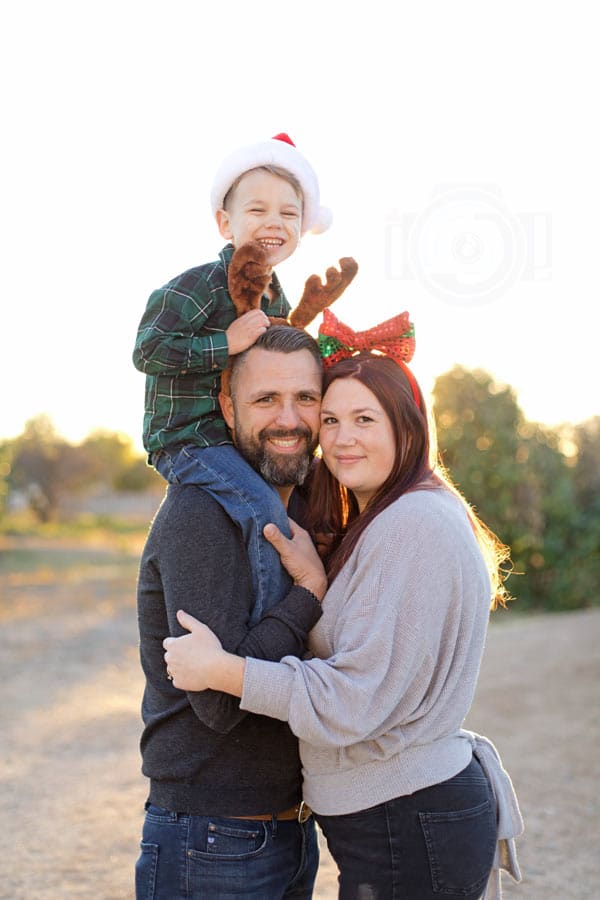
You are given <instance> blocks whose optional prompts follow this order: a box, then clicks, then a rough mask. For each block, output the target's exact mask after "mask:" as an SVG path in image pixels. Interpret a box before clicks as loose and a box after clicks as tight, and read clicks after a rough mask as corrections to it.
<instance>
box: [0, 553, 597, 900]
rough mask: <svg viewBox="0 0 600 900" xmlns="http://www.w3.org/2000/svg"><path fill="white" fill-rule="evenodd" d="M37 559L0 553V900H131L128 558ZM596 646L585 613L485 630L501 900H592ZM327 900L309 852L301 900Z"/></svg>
mask: <svg viewBox="0 0 600 900" xmlns="http://www.w3.org/2000/svg"><path fill="white" fill-rule="evenodd" d="M32 550H33V551H35V552H33V553H32V552H31V551H32ZM42 550H43V553H45V554H46V555H45V557H44V555H43V553H42V555H40V548H39V547H35V548H31V547H27V546H26V545H24V544H23V542H22V541H21V542H20V543H19V544H18V546H17V548H16V549H15V547H12V548H11V547H8V545H6V543H5V545H4V549H0V627H1V629H2V653H1V657H0V685H1V691H2V693H1V698H0V699H1V717H2V726H1V727H2V731H1V735H2V737H1V748H2V749H1V751H0V753H1V758H0V762H1V769H0V813H1V816H2V823H3V827H2V829H1V830H0V897H1V898H6V900H72V898H94V900H117V898H131V897H132V896H133V893H132V872H133V865H134V862H135V858H136V856H137V845H138V839H139V833H140V828H141V822H142V807H143V802H144V799H145V782H144V779H143V778H142V776H141V774H140V770H139V767H140V760H139V756H138V749H137V745H138V739H139V733H140V719H139V704H140V697H141V690H142V679H141V674H140V669H139V665H138V657H137V636H136V621H135V606H134V582H135V570H136V558H137V557H136V554H137V551H138V548H137V547H129V548H128V549H123V548H121V549H119V548H115V547H113V548H106V547H100V546H99V547H95V548H89V547H88V548H83V549H82V548H81V547H77V546H73V547H71V548H69V547H66V546H65V545H64V544H61V545H60V546H52V545H50V546H48V545H46V546H45V548H42ZM599 646H600V609H595V610H589V611H582V612H576V613H569V614H556V615H544V616H536V617H527V618H523V617H520V616H517V615H516V614H515V613H514V612H513V613H509V614H504V613H503V614H499V615H497V616H496V617H494V621H493V624H492V627H491V629H490V634H489V640H488V647H487V651H486V657H485V663H484V667H483V671H482V675H481V681H480V687H479V691H478V695H477V698H476V702H475V704H474V706H473V709H472V712H471V714H470V717H469V722H468V725H469V726H470V727H471V728H473V730H475V731H478V732H480V733H484V734H487V735H488V736H489V737H491V738H492V740H493V741H494V742H495V743H496V745H497V746H498V748H499V749H500V751H501V754H502V757H503V761H504V763H505V766H506V768H507V769H508V770H509V771H510V772H511V775H512V777H513V781H514V783H515V786H516V788H517V792H518V794H519V798H520V802H521V807H522V811H523V814H524V817H525V820H526V834H525V836H524V837H523V838H522V839H521V840H520V843H519V855H520V861H521V866H522V869H523V874H524V880H523V882H522V884H521V885H519V886H515V885H513V884H512V882H510V880H509V879H507V880H506V881H505V897H508V898H515V900H580V898H581V900H583V898H593V897H597V896H600V863H599V860H600V850H599V847H600V841H599V837H600V829H599V820H600V816H599V805H600V804H599V801H598V787H599V779H598V773H599V769H600V753H599V751H598V746H599V743H600V705H599V703H598V699H599V698H598V674H599V669H600V654H599V650H598V647H599ZM335 896H336V889H335V870H334V867H333V865H332V863H331V860H330V859H329V857H328V856H327V854H326V852H324V853H323V855H322V866H321V871H320V874H319V881H318V888H317V890H316V892H315V897H316V898H320V900H333V898H334V897H335Z"/></svg>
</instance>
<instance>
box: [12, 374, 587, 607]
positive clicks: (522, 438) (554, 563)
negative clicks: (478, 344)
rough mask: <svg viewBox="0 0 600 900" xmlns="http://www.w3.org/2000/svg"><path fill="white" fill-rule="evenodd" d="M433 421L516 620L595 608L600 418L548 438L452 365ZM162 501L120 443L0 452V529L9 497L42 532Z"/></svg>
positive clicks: (32, 440) (110, 436)
mask: <svg viewBox="0 0 600 900" xmlns="http://www.w3.org/2000/svg"><path fill="white" fill-rule="evenodd" d="M433 394H434V415H435V420H436V425H437V431H438V444H439V451H440V455H441V458H442V461H443V463H444V465H445V466H446V468H447V469H448V470H449V472H450V474H451V476H452V478H453V480H454V482H455V484H456V485H457V487H459V489H460V490H461V492H462V493H463V494H464V496H465V497H466V498H467V500H468V501H469V502H470V503H471V505H472V506H473V507H474V508H475V509H476V511H477V512H478V514H479V515H480V516H481V518H482V519H483V520H484V521H485V523H486V524H487V525H488V526H489V527H490V528H491V529H492V530H493V531H495V532H496V534H497V535H498V537H499V538H500V539H501V540H502V541H503V542H504V543H506V544H508V545H509V546H510V547H511V551H512V561H513V574H511V576H510V577H509V580H508V583H507V586H508V588H509V590H510V593H511V594H512V595H513V597H515V598H516V600H517V601H518V603H517V604H516V607H517V608H519V609H554V610H557V609H576V608H580V607H585V606H591V605H595V604H597V603H598V602H599V596H598V595H599V587H600V416H597V417H595V418H593V419H590V420H589V421H587V422H583V423H581V424H578V425H565V426H562V427H560V428H549V427H545V426H542V425H539V424H536V423H532V422H528V421H527V420H526V419H525V417H524V415H523V413H522V411H521V410H520V408H519V406H518V404H517V401H516V398H515V393H514V391H513V389H512V388H510V387H508V386H506V385H501V384H498V383H497V382H496V381H494V379H493V378H492V376H491V375H489V374H488V373H486V372H483V371H479V370H475V371H469V370H466V369H463V368H461V367H459V366H456V367H455V368H453V369H451V370H450V371H449V372H447V373H445V374H444V375H442V376H441V377H439V378H438V379H437V381H436V383H435V387H434V391H433ZM99 487H100V488H104V489H106V490H111V491H115V492H123V491H127V492H132V491H134V492H146V491H158V492H161V493H162V492H163V491H164V483H163V482H162V479H161V478H160V476H158V475H156V473H155V472H154V471H153V470H152V469H150V468H149V467H148V466H147V465H146V460H145V458H144V457H142V456H140V454H139V453H138V452H137V451H136V450H135V448H134V446H133V444H132V442H131V440H130V438H128V437H126V436H125V435H122V434H118V433H113V432H108V431H96V432H94V433H92V434H90V435H89V437H88V438H86V440H85V441H83V442H82V443H81V444H79V445H76V446H74V445H72V444H69V443H68V442H67V441H65V440H64V439H63V438H61V437H60V436H59V435H58V434H57V433H56V431H55V429H54V426H53V424H52V421H51V420H50V419H49V418H48V417H47V416H44V415H40V416H36V417H35V418H33V419H31V420H30V421H29V422H28V423H27V424H26V426H25V429H24V432H23V434H22V435H19V436H18V437H17V438H14V439H12V440H7V441H4V442H0V518H1V517H2V514H3V511H5V510H6V508H7V500H8V499H9V497H10V496H11V495H14V494H15V493H17V494H19V495H20V496H21V497H22V498H25V500H26V502H27V504H28V505H29V507H30V509H31V510H32V511H33V512H34V513H35V515H36V517H37V518H38V519H39V521H41V522H46V521H49V520H51V519H52V518H53V517H55V516H56V515H57V513H58V512H59V511H60V508H61V504H62V502H63V501H64V500H65V498H67V497H69V496H73V495H79V496H81V497H85V495H86V494H88V495H89V493H90V492H91V491H93V490H98V488H99Z"/></svg>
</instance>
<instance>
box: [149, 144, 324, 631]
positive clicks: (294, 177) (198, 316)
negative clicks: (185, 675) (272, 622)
mask: <svg viewBox="0 0 600 900" xmlns="http://www.w3.org/2000/svg"><path fill="white" fill-rule="evenodd" d="M211 206H212V211H213V214H214V215H215V217H216V220H217V226H218V228H219V232H220V234H221V237H223V238H224V239H225V240H226V241H228V243H227V245H226V246H225V247H224V248H223V250H222V251H221V253H220V254H219V259H218V260H217V261H216V262H211V263H207V264H205V265H201V266H197V267H195V268H193V269H189V270H188V271H186V272H184V273H183V274H181V275H179V276H177V277H176V278H174V279H173V280H172V281H169V282H168V283H167V284H166V285H164V287H162V288H159V289H158V290H156V291H154V292H153V293H152V294H151V296H150V299H149V301H148V305H147V307H146V311H145V313H144V316H143V318H142V321H141V323H140V327H139V329H138V334H137V339H136V343H135V349H134V353H133V361H134V365H135V366H136V368H137V369H139V370H140V371H142V372H144V373H145V375H146V391H145V414H144V447H145V448H146V450H147V452H148V459H149V462H150V463H151V464H152V465H153V466H154V467H155V468H156V470H157V471H158V472H160V474H161V475H162V476H163V477H164V478H165V479H166V480H167V481H168V482H175V483H186V484H190V483H191V484H198V485H200V486H202V487H203V489H205V490H207V491H208V492H209V493H210V494H211V495H212V496H213V497H214V498H215V499H216V500H218V502H219V503H220V504H221V505H222V506H223V507H224V508H225V510H226V511H227V512H228V514H229V515H230V517H231V518H232V519H233V520H234V521H235V522H237V524H238V525H239V526H240V528H241V529H242V533H243V535H244V539H245V542H246V546H247V547H248V553H249V558H250V564H251V566H252V576H253V585H254V589H255V597H256V602H255V606H254V610H253V613H252V619H251V622H252V623H254V622H256V621H258V620H259V619H260V618H261V616H262V614H263V612H264V611H265V610H266V609H267V608H269V607H270V606H271V605H273V603H275V602H277V601H278V600H280V599H281V598H282V597H283V596H284V594H285V593H286V592H287V590H288V589H289V586H290V584H291V582H290V579H289V576H288V575H287V573H286V572H285V571H284V570H283V569H282V567H281V565H280V561H279V557H278V555H277V553H276V552H275V550H274V549H273V547H272V546H271V545H270V544H269V542H268V541H266V540H265V539H264V537H263V534H262V529H263V527H264V525H265V524H266V523H267V522H275V523H276V524H277V525H278V527H279V528H281V530H282V531H284V533H286V534H288V535H289V526H288V521H287V514H286V511H285V509H284V507H283V504H282V503H281V501H280V499H279V495H278V494H277V491H276V490H275V489H274V488H273V487H271V486H270V485H268V484H267V483H266V482H265V481H263V479H262V478H261V477H260V476H259V475H258V473H257V472H255V471H254V470H253V469H252V468H251V467H250V466H249V465H248V464H247V463H246V462H245V461H244V460H243V459H242V457H241V456H240V455H239V454H238V453H237V451H236V450H235V449H234V448H233V446H232V445H231V438H230V435H229V432H228V430H227V427H226V425H225V422H224V420H223V417H222V414H221V410H220V408H219V400H218V396H219V391H220V382H221V373H222V372H223V370H224V369H226V368H227V366H228V363H229V357H230V356H233V355H234V354H237V353H241V352H242V351H243V350H246V349H247V348H248V347H250V346H251V345H252V344H253V343H254V341H255V340H256V339H257V338H258V337H259V335H261V334H262V333H264V332H265V331H266V329H267V328H268V327H269V318H268V317H269V316H272V317H278V318H284V319H285V318H287V316H288V314H289V312H290V305H289V304H288V302H287V299H286V297H285V295H284V293H283V290H282V289H281V285H280V283H279V280H278V278H277V275H276V274H275V272H274V271H273V267H274V266H275V265H276V264H277V263H280V262H283V261H284V260H285V259H288V258H289V257H290V256H291V255H292V253H293V252H294V251H295V249H296V248H297V246H298V243H299V241H300V237H301V235H303V234H305V233H306V232H307V231H313V232H315V233H318V232H321V231H325V230H326V229H327V228H328V227H329V224H330V215H329V213H328V210H326V209H324V208H323V207H321V206H320V205H319V185H318V180H317V177H316V175H315V172H314V171H313V169H312V167H311V166H310V164H309V163H308V161H307V160H306V159H305V158H304V157H303V156H302V155H301V154H300V153H299V152H298V150H297V149H296V147H295V145H294V144H293V143H292V141H291V140H290V138H289V137H288V136H287V135H285V134H279V135H277V136H276V137H274V138H272V139H270V140H267V141H263V142H260V143H258V144H253V145H250V146H246V147H242V148H241V149H239V150H237V151H235V152H234V153H232V154H231V155H230V156H229V157H227V158H226V159H225V160H224V161H223V163H222V164H221V166H220V167H219V170H218V171H217V174H216V177H215V180H214V183H213V187H212V191H211ZM250 241H255V242H258V244H260V245H261V247H262V248H264V250H265V251H266V264H265V265H263V266H262V267H258V280H259V282H261V284H262V286H263V288H264V289H263V294H262V298H261V302H260V309H253V310H251V311H249V312H247V313H244V314H243V315H242V316H240V317H239V318H238V317H237V313H236V309H235V307H234V304H233V302H232V300H231V297H230V295H229V293H228V287H227V277H228V270H229V266H230V263H231V258H232V256H233V254H234V252H235V250H236V249H237V248H239V247H241V246H242V245H244V244H247V243H248V242H250Z"/></svg>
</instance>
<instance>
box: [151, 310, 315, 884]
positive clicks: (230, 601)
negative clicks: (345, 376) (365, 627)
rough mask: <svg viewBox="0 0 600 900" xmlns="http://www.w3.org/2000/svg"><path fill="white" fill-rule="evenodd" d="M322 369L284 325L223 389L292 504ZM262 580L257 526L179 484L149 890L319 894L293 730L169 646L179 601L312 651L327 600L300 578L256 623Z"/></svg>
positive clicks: (245, 449) (162, 619)
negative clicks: (253, 529)
mask: <svg viewBox="0 0 600 900" xmlns="http://www.w3.org/2000/svg"><path fill="white" fill-rule="evenodd" d="M321 378H322V369H321V360H320V356H319V352H318V347H317V345H316V342H315V341H314V340H313V338H312V337H310V335H308V334H306V332H304V331H300V330H298V329H295V328H290V327H286V326H272V327H271V328H269V329H268V330H267V332H266V333H265V334H264V335H262V336H261V337H260V338H259V339H258V341H257V342H256V343H255V344H253V345H252V347H250V348H249V349H248V350H246V351H245V352H244V353H241V354H239V355H237V356H236V357H234V364H233V367H232V371H231V378H230V394H229V395H227V396H226V395H223V394H222V395H221V396H220V401H221V407H222V411H223V415H224V418H225V421H226V422H227V425H228V426H229V428H230V430H231V433H232V438H233V441H234V444H235V446H236V447H237V449H238V451H239V453H240V454H241V456H242V457H243V458H244V459H245V460H246V462H247V463H248V464H249V465H250V466H251V467H252V468H253V469H254V470H256V471H257V472H259V474H260V475H261V476H262V477H263V478H264V479H265V481H266V482H267V483H268V484H270V485H272V486H273V487H274V488H275V489H276V490H277V492H278V494H279V496H280V497H281V500H282V502H283V503H284V504H285V505H286V506H287V505H288V502H289V501H290V496H291V495H292V491H293V489H294V487H295V486H296V485H300V484H302V482H303V481H304V479H305V477H306V475H307V473H308V471H309V468H310V464H311V461H312V457H313V453H314V450H315V447H316V444H317V433H318V427H319V413H320V400H321ZM252 585H253V582H252V572H251V568H250V563H249V559H248V551H247V548H246V546H245V543H244V538H243V535H242V533H241V531H240V528H239V527H238V526H236V525H235V524H234V522H233V521H232V519H231V518H230V517H229V516H228V514H227V512H226V511H225V509H224V507H223V506H221V505H220V504H219V502H218V499H216V498H215V497H214V496H213V495H211V494H210V493H208V492H207V491H206V490H204V489H203V488H202V487H200V486H198V485H192V484H189V485H184V484H171V485H169V487H168V489H167V493H166V496H165V499H164V501H163V503H162V504H161V507H160V509H159V511H158V513H157V514H156V517H155V519H154V522H153V523H152V528H151V530H150V533H149V535H148V539H147V541H146V545H145V547H144V551H143V554H142V560H141V566H140V574H139V582H138V620H139V630H140V655H141V662H142V668H143V670H144V674H145V677H146V686H145V691H144V697H143V702H142V716H143V720H144V726H145V727H144V731H143V735H142V740H141V752H142V759H143V765H142V771H143V773H144V775H146V776H147V777H148V778H149V779H150V790H149V797H148V801H147V803H146V816H145V821H144V828H143V836H142V843H141V853H140V857H139V859H138V862H137V865H136V896H137V897H138V898H142V897H153V898H155V900H175V898H177V900H179V898H187V900H197V898H211V900H218V898H223V900H224V898H229V897H232V896H244V897H246V898H260V900H265V898H269V900H279V898H281V900H283V898H292V897H294V898H295V900H302V898H310V897H311V896H312V890H313V884H314V880H315V876H316V870H317V866H318V848H317V839H316V833H315V827H314V823H313V820H312V817H311V816H309V817H308V818H306V816H305V815H304V814H303V808H302V803H301V800H302V784H301V774H300V761H299V757H298V748H297V741H296V738H295V737H294V736H293V735H292V733H291V731H290V730H289V728H288V726H287V723H284V722H280V721H278V720H275V719H269V718H266V717H263V716H257V715H253V714H250V713H245V712H243V711H241V710H240V708H239V700H238V699H237V698H233V697H230V696H229V695H225V694H221V693H218V692H214V691H206V692H202V693H196V692H184V691H180V690H177V689H176V688H175V687H174V686H173V685H172V683H171V681H170V680H169V677H168V673H165V666H164V660H163V646H162V641H163V639H164V638H165V636H167V635H172V636H180V635H182V634H184V630H183V628H181V626H180V625H179V624H178V622H177V618H176V615H177V611H178V610H179V609H185V610H186V611H188V612H189V613H191V615H193V616H195V617H196V618H197V619H200V620H201V621H203V622H206V624H207V625H209V626H210V627H211V628H212V629H213V631H215V632H216V634H217V635H218V636H219V638H220V639H221V641H222V643H223V646H224V647H225V648H226V649H227V650H229V651H230V652H232V653H237V654H239V655H240V656H254V657H258V658H261V659H268V660H279V659H281V658H282V657H283V656H287V655H296V656H302V655H303V653H304V651H305V642H306V638H307V635H308V632H309V631H310V629H311V628H312V627H313V625H314V624H315V622H316V621H317V619H318V618H319V616H320V614H321V608H320V602H319V601H320V599H322V597H316V596H315V594H313V593H311V592H310V591H309V590H307V589H305V588H304V587H302V585H301V583H300V584H295V585H291V586H290V589H289V591H288V593H287V594H286V596H285V597H284V598H283V600H281V601H280V602H279V603H276V604H275V605H274V606H271V607H270V608H267V609H266V610H265V611H264V613H263V614H262V617H261V618H260V620H259V621H258V622H255V620H254V619H253V613H254V592H253V586H252ZM324 588H325V586H324ZM323 593H324V591H323Z"/></svg>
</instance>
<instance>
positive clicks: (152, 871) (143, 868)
mask: <svg viewBox="0 0 600 900" xmlns="http://www.w3.org/2000/svg"><path fill="white" fill-rule="evenodd" d="M157 868H158V844H149V843H146V842H145V841H142V842H141V843H140V855H139V857H138V860H137V862H136V864H135V896H136V900H154V893H155V890H156V870H157Z"/></svg>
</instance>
